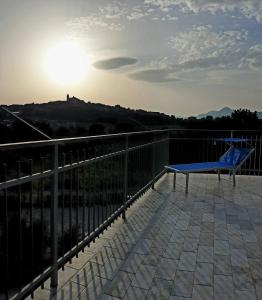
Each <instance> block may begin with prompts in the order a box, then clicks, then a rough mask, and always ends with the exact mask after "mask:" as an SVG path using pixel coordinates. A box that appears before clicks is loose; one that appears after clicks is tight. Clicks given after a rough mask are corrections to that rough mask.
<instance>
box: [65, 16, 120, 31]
mask: <svg viewBox="0 0 262 300" xmlns="http://www.w3.org/2000/svg"><path fill="white" fill-rule="evenodd" d="M66 25H67V26H69V27H70V28H71V29H73V30H77V31H92V30H94V29H97V28H102V29H108V30H111V31H121V30H123V29H124V25H123V24H121V23H119V22H115V21H112V20H107V19H106V18H105V17H102V16H100V15H97V14H90V15H88V16H85V17H78V18H74V19H72V20H70V21H68V22H66Z"/></svg>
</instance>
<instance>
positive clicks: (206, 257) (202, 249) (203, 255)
mask: <svg viewBox="0 0 262 300" xmlns="http://www.w3.org/2000/svg"><path fill="white" fill-rule="evenodd" d="M197 261H198V262H209V263H213V262H214V248H213V247H210V246H199V247H198V251H197Z"/></svg>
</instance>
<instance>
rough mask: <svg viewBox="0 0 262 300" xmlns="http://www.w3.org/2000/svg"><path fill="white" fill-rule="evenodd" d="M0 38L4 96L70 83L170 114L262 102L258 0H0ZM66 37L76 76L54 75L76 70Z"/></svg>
mask: <svg viewBox="0 0 262 300" xmlns="http://www.w3.org/2000/svg"><path fill="white" fill-rule="evenodd" d="M0 42H1V44H0V91H1V93H0V103H1V104H13V103H32V102H35V103H37V102H47V101H54V100H63V99H65V98H66V94H67V93H69V94H70V95H74V96H76V97H78V98H81V99H84V100H86V101H92V102H100V103H105V104H110V105H116V104H120V105H121V106H125V107H130V108H142V109H146V110H151V111H160V112H165V113H168V114H172V115H175V116H191V115H197V114H199V113H202V112H207V111H209V110H213V109H220V108H222V107H224V106H229V107H231V108H241V107H242V108H249V109H251V110H258V111H262V97H261V94H262V93H261V92H262V76H261V75H262V1H261V0H119V1H117V0H113V1H111V0H107V1H106V0H96V1H91V0H74V1H73V0H56V1H53V0H41V1H40V0H0ZM69 43H71V44H74V45H77V49H78V50H79V49H81V51H80V52H79V51H78V52H77V51H73V52H72V53H73V56H75V57H74V59H76V56H77V57H78V62H79V63H80V64H81V66H82V70H81V72H82V73H81V78H80V77H79V76H78V77H79V78H78V77H77V76H76V78H77V80H71V79H72V78H71V77H72V76H71V77H70V78H69V81H67V82H66V83H65V82H58V80H55V79H58V78H54V76H57V77H59V76H60V77H61V75H64V73H67V72H65V71H64V70H65V66H66V70H71V73H72V74H75V75H80V73H79V72H80V71H79V69H74V68H71V69H70V63H71V62H70V59H71V57H70V59H65V57H66V56H65V53H66V51H67V50H68V49H66V46H63V45H67V44H69ZM59 45H60V46H59ZM50 49H59V54H58V56H59V58H58V59H57V60H59V59H60V58H61V59H60V60H59V61H60V64H59V66H58V67H59V70H58V74H57V73H56V71H57V70H55V69H54V67H56V68H57V62H56V61H54V57H53V60H51V59H49V61H47V59H48V57H49V56H48V53H50V51H51V50H50ZM70 53H71V52H70ZM79 53H80V54H79ZM83 53H84V55H85V59H87V60H88V64H85V63H86V61H85V62H83V61H81V60H79V58H81V55H82V54H83ZM70 55H71V54H70ZM71 56H72V55H71ZM63 59H64V60H63ZM68 64H69V67H68ZM83 67H84V70H83ZM47 68H49V69H48V70H47ZM47 71H49V72H47ZM51 73H52V74H51ZM61 73H63V74H61ZM78 73H79V74H78ZM53 75H54V76H53ZM75 75H73V77H74V76H75ZM76 78H73V79H76Z"/></svg>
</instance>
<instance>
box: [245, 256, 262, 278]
mask: <svg viewBox="0 0 262 300" xmlns="http://www.w3.org/2000/svg"><path fill="white" fill-rule="evenodd" d="M248 263H249V267H250V271H251V274H252V278H253V279H255V280H256V281H262V259H248Z"/></svg>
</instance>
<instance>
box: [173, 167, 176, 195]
mask: <svg viewBox="0 0 262 300" xmlns="http://www.w3.org/2000/svg"><path fill="white" fill-rule="evenodd" d="M173 189H174V191H175V190H176V172H174V178H173Z"/></svg>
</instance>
